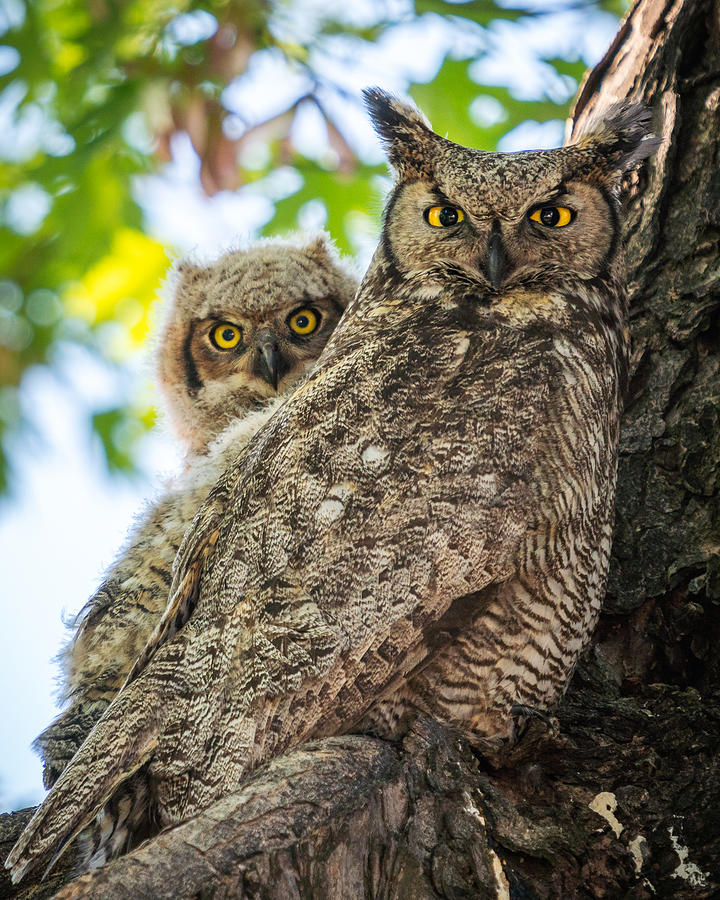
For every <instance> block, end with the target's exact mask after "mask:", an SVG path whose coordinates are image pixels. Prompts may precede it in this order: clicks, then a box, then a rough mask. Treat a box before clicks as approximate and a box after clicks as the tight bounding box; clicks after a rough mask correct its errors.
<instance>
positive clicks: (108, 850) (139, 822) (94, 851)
mask: <svg viewBox="0 0 720 900" xmlns="http://www.w3.org/2000/svg"><path fill="white" fill-rule="evenodd" d="M144 776H145V773H144V772H142V771H141V772H139V773H136V774H135V775H133V776H132V777H131V778H129V779H128V781H127V782H126V783H125V784H124V785H122V787H121V788H120V790H118V791H116V792H115V794H114V795H113V797H112V798H111V800H110V802H109V803H107V804H106V805H105V806H104V807H103V808H102V809H101V810H100V812H99V813H98V814H97V815H96V816H95V821H94V822H93V823H92V825H90V826H89V827H88V828H86V829H85V830H84V831H82V832H81V833H80V835H79V836H78V839H77V844H78V863H77V868H76V871H75V874H76V875H81V874H83V873H84V872H91V871H93V870H94V869H99V868H100V867H101V866H104V865H105V863H107V862H109V861H110V860H111V859H115V858H116V857H117V856H120V855H121V854H122V853H125V852H127V851H128V850H130V849H132V848H133V847H135V846H137V844H138V843H140V842H141V841H142V840H143V839H144V838H145V837H147V836H148V834H149V827H150V825H151V817H150V801H151V797H150V790H149V787H148V782H147V777H144Z"/></svg>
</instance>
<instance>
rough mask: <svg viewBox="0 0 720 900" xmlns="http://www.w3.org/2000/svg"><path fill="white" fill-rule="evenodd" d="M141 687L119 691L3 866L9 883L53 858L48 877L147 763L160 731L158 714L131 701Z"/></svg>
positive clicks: (157, 710) (135, 699) (137, 699)
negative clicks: (61, 858) (124, 783)
mask: <svg viewBox="0 0 720 900" xmlns="http://www.w3.org/2000/svg"><path fill="white" fill-rule="evenodd" d="M141 685H142V683H141V682H136V683H135V685H132V686H131V687H130V688H129V689H128V690H127V691H122V692H121V693H120V694H119V695H118V697H117V698H116V700H115V701H114V702H113V703H112V704H111V705H110V706H109V707H108V709H107V711H106V713H105V715H104V716H103V717H102V719H101V720H100V721H99V722H98V724H97V725H96V726H95V728H93V730H92V731H91V732H90V734H89V735H88V738H87V740H86V741H85V743H84V744H83V745H82V746H81V747H80V749H79V750H78V752H77V753H76V754H75V756H74V757H73V759H72V761H71V762H70V764H69V765H68V767H67V768H66V769H65V770H64V772H63V773H62V775H61V776H60V778H59V779H58V780H57V782H56V783H55V785H54V786H53V788H52V790H51V791H50V793H49V794H48V795H47V797H46V798H45V801H44V803H43V804H42V805H41V806H40V807H39V808H38V809H37V810H36V812H35V815H34V816H33V817H32V818H31V819H30V821H29V822H28V824H27V826H26V828H25V830H24V831H23V833H22V834H21V835H20V838H19V839H18V841H17V843H16V844H15V846H14V847H13V849H12V850H11V851H10V854H9V856H8V858H7V860H6V861H5V867H6V868H7V869H11V870H12V880H13V883H15V884H17V882H18V881H20V879H21V878H22V877H23V875H24V874H25V873H26V872H27V871H28V870H29V869H33V868H35V867H36V866H37V865H38V864H39V863H40V862H41V860H43V859H45V858H47V856H48V855H49V854H50V853H52V852H54V856H53V857H52V860H51V862H50V865H49V866H48V868H47V870H46V873H45V874H47V873H48V872H49V871H50V869H51V868H52V866H53V865H54V864H55V863H56V862H57V860H58V859H59V858H60V856H62V854H63V853H64V852H65V851H66V850H67V848H68V847H69V846H70V844H71V843H72V841H73V840H74V839H75V838H76V837H77V836H78V834H80V832H81V831H83V829H84V828H86V827H87V826H88V825H89V824H90V823H91V822H92V820H93V819H94V818H95V817H96V816H97V815H98V813H100V812H101V810H103V807H105V806H106V804H107V803H108V801H109V800H110V798H111V797H112V796H113V794H114V793H115V792H116V791H117V789H118V787H119V786H120V785H121V784H122V783H123V782H125V781H127V780H128V779H129V778H131V776H132V775H134V774H135V772H137V771H138V769H140V768H141V767H142V766H143V765H144V764H145V763H146V762H147V761H148V760H149V758H150V757H151V755H152V753H153V751H154V749H155V747H156V745H157V741H158V734H159V733H160V729H161V726H162V721H161V717H162V709H161V707H159V706H158V705H157V704H151V703H148V702H147V699H146V698H145V697H137V696H135V694H136V693H138V692H139V689H140V688H141ZM136 686H137V688H138V690H137V691H136V690H133V688H134V687H136ZM126 818H127V816H126ZM114 830H115V829H113V830H112V831H110V832H109V834H110V835H112V833H114Z"/></svg>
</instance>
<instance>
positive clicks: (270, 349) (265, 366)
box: [258, 344, 278, 390]
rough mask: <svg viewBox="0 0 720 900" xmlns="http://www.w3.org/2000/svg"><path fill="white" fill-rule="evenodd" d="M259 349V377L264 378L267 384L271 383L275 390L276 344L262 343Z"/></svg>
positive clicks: (276, 381)
mask: <svg viewBox="0 0 720 900" xmlns="http://www.w3.org/2000/svg"><path fill="white" fill-rule="evenodd" d="M258 349H259V350H260V366H259V368H260V372H259V375H260V377H261V378H264V379H265V381H267V382H268V384H271V385H272V386H273V388H274V389H275V390H277V386H278V348H277V345H276V344H263V345H262V347H259V348H258Z"/></svg>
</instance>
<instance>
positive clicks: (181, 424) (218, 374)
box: [157, 234, 357, 453]
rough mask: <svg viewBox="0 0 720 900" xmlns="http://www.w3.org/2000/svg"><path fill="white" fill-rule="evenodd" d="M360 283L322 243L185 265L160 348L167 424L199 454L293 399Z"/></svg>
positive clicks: (280, 245)
mask: <svg viewBox="0 0 720 900" xmlns="http://www.w3.org/2000/svg"><path fill="white" fill-rule="evenodd" d="M356 288H357V281H356V279H355V277H354V276H353V275H352V274H351V272H350V269H349V267H348V265H347V264H345V263H344V262H342V261H341V260H340V257H339V255H338V253H337V252H336V250H335V248H334V247H333V246H332V244H331V243H330V241H329V238H328V237H327V236H326V235H324V234H321V235H319V236H318V237H316V238H315V239H313V240H310V242H309V243H305V244H300V243H297V242H292V241H287V240H284V241H281V240H268V241H263V242H260V243H258V244H256V245H254V246H252V247H250V248H249V249H247V250H235V251H232V252H230V253H226V254H224V255H223V256H221V257H220V258H219V259H218V260H217V261H216V262H214V263H212V264H211V265H207V266H201V265H195V264H194V263H191V262H187V261H181V262H180V263H178V264H177V265H176V267H175V269H174V273H173V274H172V275H171V291H172V296H171V299H170V301H169V303H168V308H167V311H166V313H165V320H164V325H163V327H162V330H161V333H160V336H159V342H158V347H157V371H158V378H159V383H160V386H161V388H162V391H163V394H164V397H165V400H166V403H167V409H168V413H169V417H170V421H171V423H172V425H173V427H174V429H175V431H176V433H177V434H178V436H179V437H180V439H181V440H182V441H183V442H184V443H185V444H186V445H187V447H188V449H189V450H190V451H191V452H193V453H199V452H202V451H203V450H204V449H206V448H207V446H208V444H209V443H210V442H211V441H212V440H213V439H214V438H215V437H216V436H217V435H218V434H220V432H221V431H223V430H224V429H225V428H226V426H227V425H228V424H229V423H230V422H231V421H233V420H235V419H237V418H238V417H239V416H243V415H245V414H246V413H247V412H249V411H251V410H253V409H257V408H259V407H260V406H263V405H264V404H265V403H266V402H267V401H269V400H271V399H272V398H274V397H276V396H278V395H279V394H282V393H284V392H285V391H287V390H289V389H290V388H291V387H292V386H293V385H294V384H295V383H296V382H297V381H298V380H299V379H300V378H301V377H302V376H303V375H304V374H305V373H306V372H307V371H308V370H309V369H310V368H311V366H312V365H313V363H314V362H315V360H316V359H317V358H318V356H319V355H320V353H321V352H322V350H323V348H324V346H325V344H326V343H327V340H328V338H329V337H330V335H331V334H332V332H333V330H334V329H335V326H336V325H337V323H338V321H339V320H340V317H341V316H342V314H343V311H344V309H345V307H346V306H347V304H348V303H349V302H350V300H351V299H352V297H353V295H354V293H355V290H356Z"/></svg>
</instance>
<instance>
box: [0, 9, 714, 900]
mask: <svg viewBox="0 0 720 900" xmlns="http://www.w3.org/2000/svg"><path fill="white" fill-rule="evenodd" d="M623 97H630V98H632V99H638V100H642V101H644V102H645V103H647V104H648V105H650V106H652V108H653V109H654V110H655V113H656V115H655V123H656V131H657V133H658V134H661V135H662V137H663V144H662V147H661V149H660V151H659V152H658V154H657V155H656V157H655V159H654V161H653V162H652V163H651V164H650V165H649V166H648V168H647V172H646V173H645V174H643V175H641V176H640V177H636V178H635V184H634V185H633V196H632V198H631V200H630V202H629V205H628V224H627V230H626V244H627V252H628V272H629V284H630V291H631V328H632V339H633V362H632V381H631V386H630V392H629V397H628V401H627V408H626V414H625V420H624V427H623V433H622V438H621V449H620V473H619V489H618V500H617V525H616V534H615V543H614V548H613V561H612V569H611V575H610V587H609V591H608V597H607V600H606V604H605V613H604V615H603V617H602V619H601V623H600V625H599V627H598V630H597V633H596V635H595V640H594V644H593V646H592V648H591V649H590V650H589V651H588V652H587V653H586V654H585V656H584V657H583V659H582V661H581V664H580V665H579V667H578V670H577V672H576V674H575V677H574V679H573V681H572V684H571V686H570V689H569V691H568V694H567V696H566V697H565V700H564V701H563V703H562V704H561V706H560V709H559V710H558V711H557V716H558V722H559V728H557V729H548V728H547V727H546V726H545V725H544V724H543V723H541V722H540V721H536V722H533V723H532V725H531V727H530V729H529V730H528V733H527V734H526V735H525V737H524V738H523V739H522V741H521V742H520V744H519V745H518V747H517V748H516V750H515V751H514V753H513V757H512V759H511V760H509V762H508V764H507V765H506V766H504V767H503V768H502V769H498V770H492V769H490V768H489V767H488V765H487V763H486V762H484V761H483V760H481V759H480V760H478V759H477V758H476V757H475V756H474V755H473V753H472V751H471V750H470V748H469V747H468V746H467V745H466V744H465V743H464V742H463V741H461V740H458V739H457V738H456V737H454V736H453V735H452V734H450V733H448V732H447V731H445V730H443V729H442V728H441V727H440V726H438V725H437V724H436V723H433V722H431V721H429V720H425V721H421V722H419V723H418V724H417V726H416V727H415V729H414V730H413V732H412V733H411V734H410V735H409V737H408V738H407V739H406V740H405V741H404V742H403V745H402V746H395V745H392V744H388V743H383V742H381V741H377V740H374V739H372V738H367V737H359V736H351V737H343V738H330V739H327V740H325V741H318V742H315V743H312V744H309V745H306V746H305V747H302V748H300V749H298V750H296V751H294V752H293V753H290V754H288V755H287V756H285V757H282V758H280V759H278V760H275V761H274V762H273V763H272V764H270V765H269V766H267V767H265V768H264V769H262V770H261V771H260V772H258V773H257V774H256V775H255V776H254V777H253V778H252V779H251V780H250V781H249V782H248V783H247V784H245V785H244V786H243V787H242V788H241V789H240V790H238V791H237V792H236V793H234V794H232V795H230V796H228V797H226V798H224V799H223V800H221V801H219V802H218V803H216V804H215V805H214V806H212V807H210V808H209V809H208V810H206V811H205V812H203V813H202V814H201V815H200V816H197V817H196V818H194V819H192V820H190V821H188V822H185V823H183V824H181V825H178V826H176V827H174V828H170V829H167V830H166V831H164V832H163V833H162V834H160V835H159V836H158V837H156V838H155V839H154V840H152V841H150V842H149V843H147V844H145V845H144V846H142V847H140V848H138V849H137V850H136V851H134V852H133V853H131V854H129V855H128V856H126V857H123V858H121V859H119V860H117V861H116V862H114V863H112V864H111V865H109V866H107V867H106V868H104V869H102V870H100V871H98V872H97V873H94V874H91V875H86V876H83V877H82V878H80V879H77V880H76V881H74V882H71V883H70V884H68V885H66V886H65V888H64V889H62V890H61V891H60V893H59V894H58V896H59V897H62V898H65V900H66V898H71V897H73V898H75V897H84V898H90V897H95V898H108V897H118V898H121V897H128V898H129V897H153V898H163V897H168V898H170V897H173V898H176V897H177V898H185V897H187V898H191V897H192V898H195V897H203V898H204V897H218V898H219V897H233V898H245V897H247V898H250V897H252V898H278V900H280V898H282V900H285V898H300V897H302V898H323V900H341V898H348V900H351V898H352V900H355V898H360V897H378V898H397V900H401V898H407V900H411V898H412V900H418V898H419V900H424V898H427V900H430V898H438V897H442V898H461V897H478V898H484V897H488V898H489V897H498V898H545V897H559V898H573V897H608V898H615V897H633V898H648V900H649V898H651V897H652V898H657V897H673V898H702V897H716V896H720V802H719V801H720V750H719V749H718V748H719V745H720V691H719V690H718V684H719V683H720V682H719V680H718V676H719V675H720V654H718V652H717V650H716V647H717V645H718V642H720V527H719V523H720V502H719V487H720V372H719V370H720V330H719V326H720V314H719V310H720V244H719V238H720V0H676V2H672V0H640V2H639V3H638V4H637V6H636V7H635V8H634V9H633V11H632V12H631V13H630V14H629V15H628V17H627V18H626V20H625V22H624V23H623V24H622V26H621V28H620V31H619V33H618V35H617V37H616V39H615V41H614V43H613V45H612V47H611V48H610V50H609V51H608V53H607V55H606V57H605V59H603V61H602V62H601V63H600V64H599V65H598V66H597V67H596V68H595V69H594V70H593V71H592V72H591V73H590V74H589V76H588V78H587V80H586V82H585V84H584V87H583V89H582V90H581V92H580V96H579V98H578V101H577V104H576V108H575V115H574V128H575V129H577V128H578V127H579V126H580V125H582V123H583V122H584V121H586V119H587V118H588V117H589V116H592V115H594V114H595V113H597V112H599V111H602V110H603V109H605V108H606V107H607V106H609V105H611V104H612V103H613V102H615V101H616V100H617V99H619V98H623ZM27 818H28V813H26V812H21V813H16V814H14V816H13V817H10V816H4V817H0V852H7V850H9V847H10V845H11V843H12V840H13V839H14V837H16V836H17V834H18V833H19V831H20V829H21V827H22V825H23V824H24V822H25V821H26V820H27ZM66 866H67V864H66ZM68 877H69V876H68V872H67V868H66V869H65V870H64V871H63V870H61V871H60V872H59V873H58V874H55V875H53V876H52V879H51V880H50V881H49V882H47V883H45V884H43V885H38V884H33V883H30V884H28V885H25V884H22V885H21V886H20V889H19V890H16V891H15V892H14V893H13V889H12V888H11V887H10V885H9V882H7V881H2V882H0V896H17V897H44V896H49V895H51V894H52V893H53V891H56V890H57V889H58V887H59V885H60V884H61V883H62V881H63V880H67V878H68Z"/></svg>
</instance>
